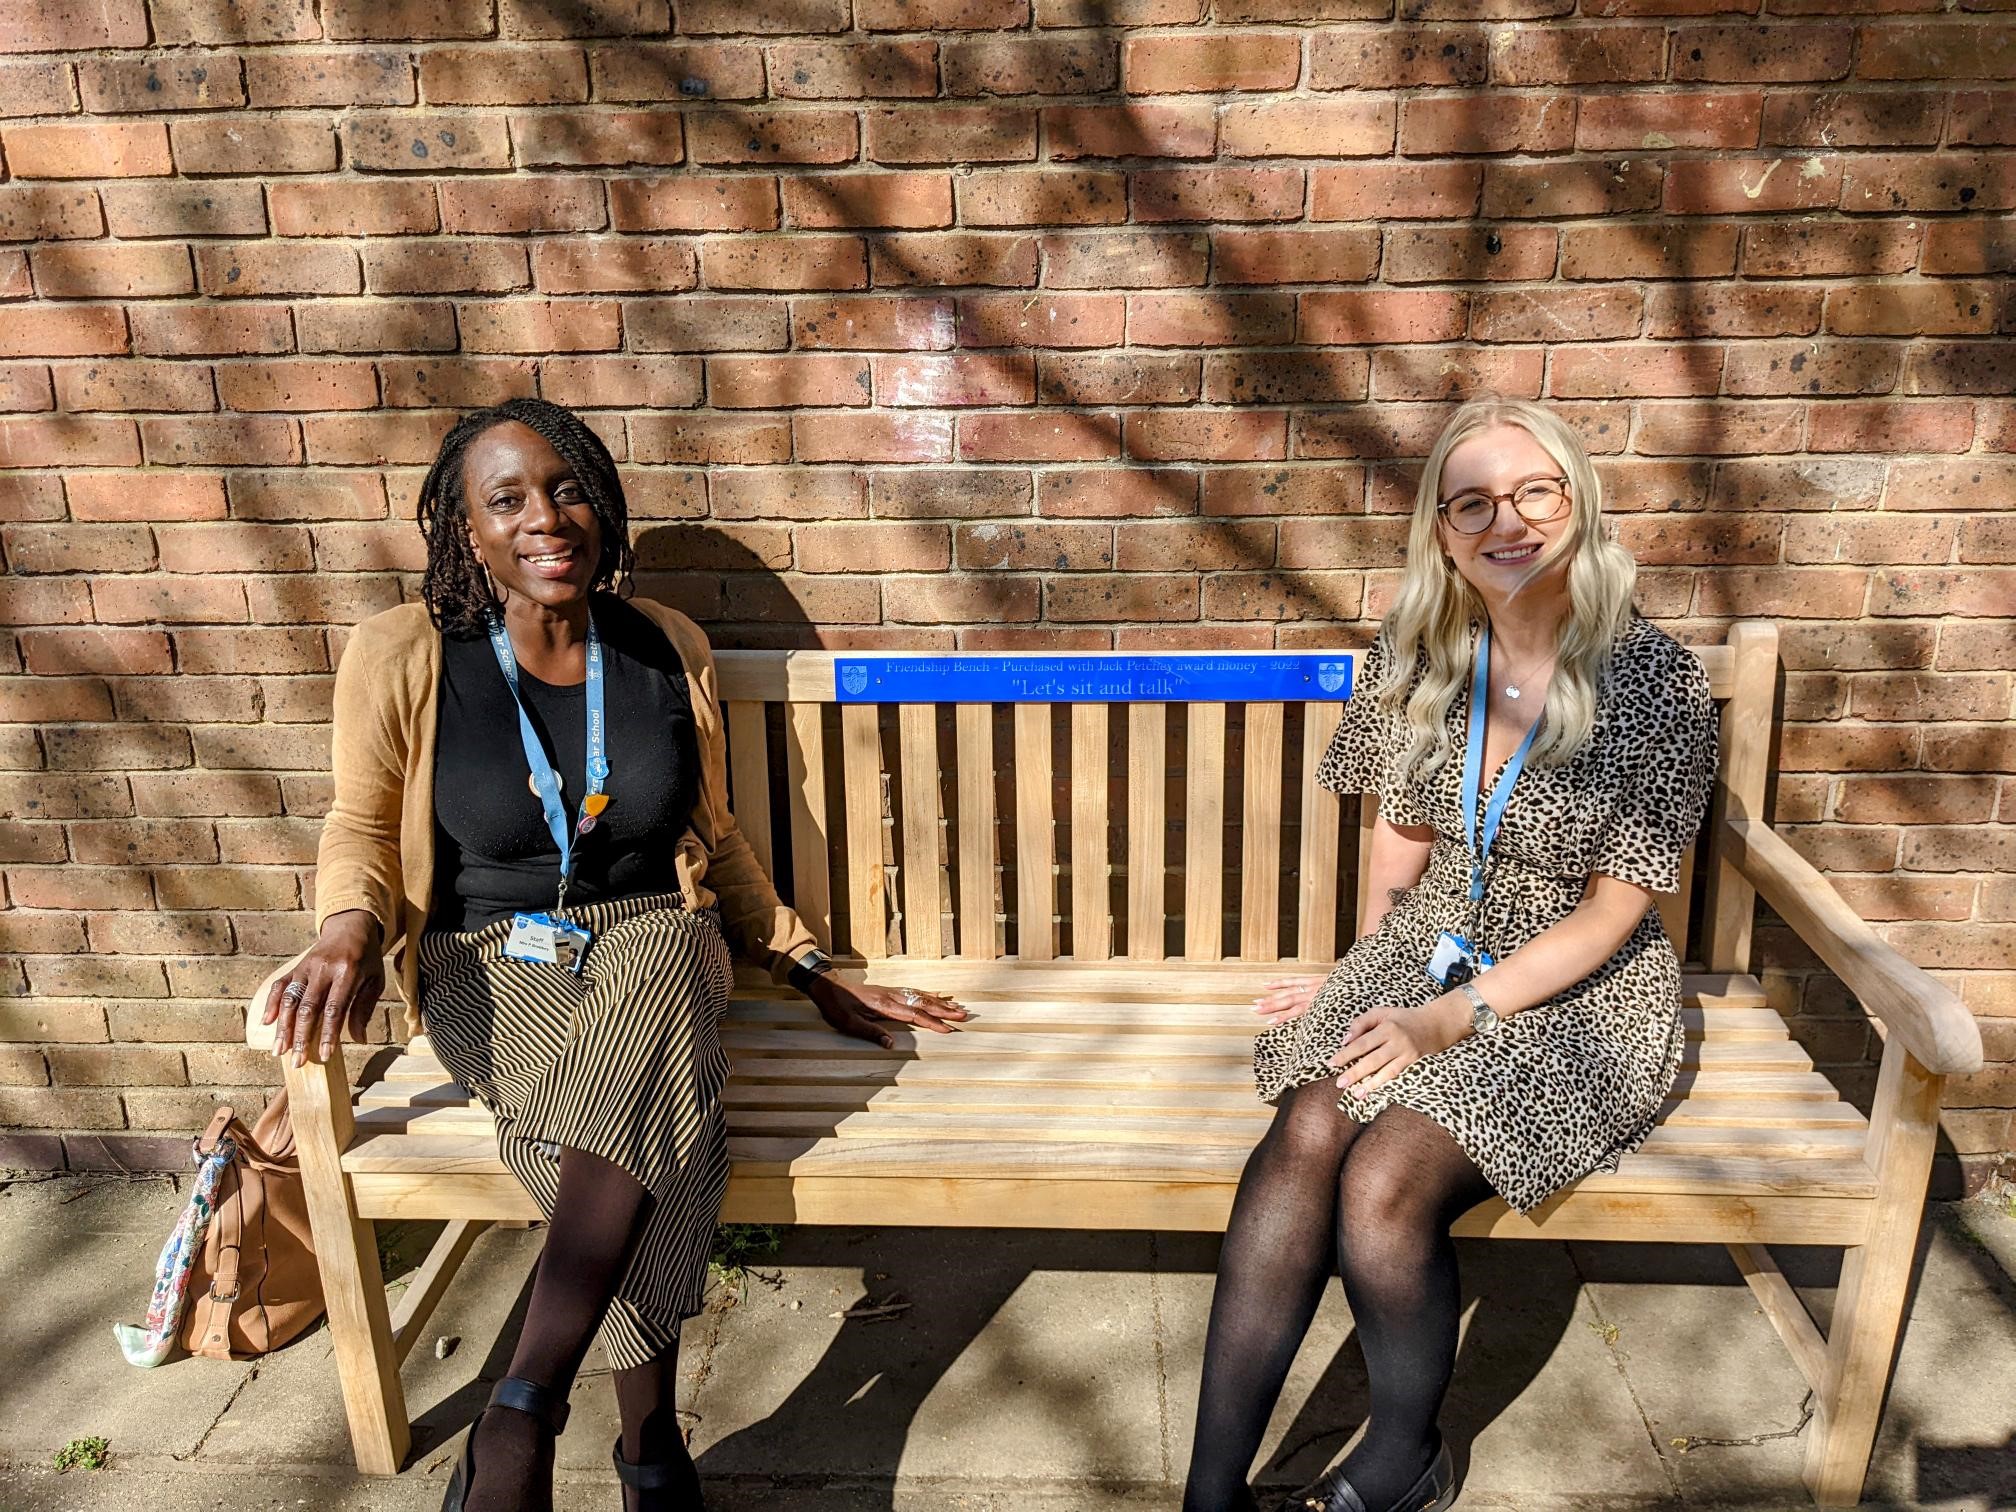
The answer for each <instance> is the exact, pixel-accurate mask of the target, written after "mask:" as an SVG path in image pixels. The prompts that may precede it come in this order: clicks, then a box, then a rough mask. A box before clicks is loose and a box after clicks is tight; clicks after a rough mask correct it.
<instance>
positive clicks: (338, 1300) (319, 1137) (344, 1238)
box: [286, 1055, 413, 1475]
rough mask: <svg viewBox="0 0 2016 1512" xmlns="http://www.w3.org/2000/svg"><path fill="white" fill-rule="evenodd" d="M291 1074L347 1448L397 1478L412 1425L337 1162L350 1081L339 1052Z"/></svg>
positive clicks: (372, 1245)
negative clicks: (347, 1434)
mask: <svg viewBox="0 0 2016 1512" xmlns="http://www.w3.org/2000/svg"><path fill="white" fill-rule="evenodd" d="M286 1075H287V1096H288V1102H289V1108H290V1111H291V1113H292V1115H293V1122H294V1140H295V1147H296V1149H297V1150H298V1152H299V1154H300V1157H301V1180H302V1185H303V1186H304V1187H305V1189H306V1192H307V1198H308V1224H309V1228H310V1229H311V1230H312V1231H313V1233H314V1237H315V1263H316V1267H317V1269H319V1270H320V1271H321V1273H322V1294H323V1298H324V1300H325V1301H326V1302H327V1303H328V1306H329V1336H330V1338H331V1340H332V1341H333V1342H334V1344H335V1346H336V1374H337V1377H338V1378H339V1380H340V1381H341V1382H342V1386H343V1410H344V1412H345V1413H346V1414H347V1415H348V1417H349V1419H350V1446H351V1449H352V1451H353V1452H354V1453H355V1455H356V1456H357V1468H358V1469H359V1470H360V1471H362V1472H363V1473H364V1474H366V1475H396V1474H397V1473H398V1471H399V1466H400V1464H401V1462H402V1461H404V1460H405V1458H406V1454H407V1451H408V1450H409V1449H411V1448H412V1444H413V1434H412V1425H411V1424H410V1423H409V1422H408V1420H407V1417H406V1392H405V1389H404V1388H403V1387H402V1386H401V1385H400V1383H399V1361H398V1357H397V1355H396V1354H395V1353H394V1350H393V1344H392V1318H391V1311H390V1309H389V1308H388V1307H387V1305H386V1301H385V1276H384V1272H383V1271H381V1270H380V1269H379V1265H378V1239H377V1232H376V1229H375V1227H374V1226H373V1225H372V1223H371V1222H370V1221H369V1220H368V1219H364V1218H359V1217H358V1216H357V1212H356V1207H355V1205H354V1204H353V1203H352V1201H351V1199H350V1183H349V1181H348V1179H346V1178H345V1176H344V1175H343V1169H342V1165H341V1163H340V1162H341V1157H342V1153H343V1150H344V1149H345V1147H347V1146H348V1145H349V1143H350V1140H351V1136H352V1134H353V1133H354V1132H355V1127H354V1125H353V1123H352V1121H351V1113H350V1084H349V1078H348V1076H347V1075H346V1074H345V1072H344V1069H343V1060H342V1057H341V1056H340V1055H338V1056H337V1057H336V1058H335V1059H334V1060H333V1061H331V1062H330V1063H328V1064H326V1065H317V1064H314V1063H310V1064H308V1065H306V1066H302V1067H300V1068H298V1069H296V1067H295V1066H294V1065H293V1064H292V1062H291V1061H290V1062H289V1063H288V1065H287V1068H286Z"/></svg>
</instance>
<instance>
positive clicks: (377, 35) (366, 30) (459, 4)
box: [322, 0, 495, 42]
mask: <svg viewBox="0 0 2016 1512" xmlns="http://www.w3.org/2000/svg"><path fill="white" fill-rule="evenodd" d="M491 11H492V5H491V0H323V4H322V21H323V26H324V27H325V29H326V30H327V31H328V34H329V36H330V37H331V38H335V39H344V40H352V41H355V40H365V41H370V40H384V41H396V42H404V41H409V40H411V41H428V40H432V39H435V38H455V37H486V36H489V35H491V33H492V31H493V30H494V26H495V23H494V21H493V19H492V15H491Z"/></svg>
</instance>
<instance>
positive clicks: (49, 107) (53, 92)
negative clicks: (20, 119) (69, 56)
mask: <svg viewBox="0 0 2016 1512" xmlns="http://www.w3.org/2000/svg"><path fill="white" fill-rule="evenodd" d="M4 46H5V43H4V42H0V47H4ZM76 108H77V85H76V83H75V81H74V80H73V79H72V77H71V73H70V64H69V63H68V62H67V61H66V62H56V61H53V60H45V59H35V60H32V61H31V60H28V59H15V60H6V61H0V116H38V115H68V114H69V113H70V112H71V111H73V110H75V109H76Z"/></svg>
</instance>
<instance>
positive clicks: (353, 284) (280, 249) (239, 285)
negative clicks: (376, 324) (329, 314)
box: [196, 242, 364, 298]
mask: <svg viewBox="0 0 2016 1512" xmlns="http://www.w3.org/2000/svg"><path fill="white" fill-rule="evenodd" d="M196 272H197V277H198V279H199V281H200V282H201V284H202V288H203V292H204V293H205V294H209V295H211V296H213V297H217V298H224V297H232V298H257V297H261V296H265V295H272V294H359V293H362V292H363V288H364V282H363V278H362V276H361V275H360V274H359V272H358V270H357V254H356V253H355V252H353V251H351V250H350V248H348V247H344V246H338V245H334V244H329V243H308V242H295V243H289V242H239V243H236V244H234V245H231V246H226V247H198V248H197V249H196Z"/></svg>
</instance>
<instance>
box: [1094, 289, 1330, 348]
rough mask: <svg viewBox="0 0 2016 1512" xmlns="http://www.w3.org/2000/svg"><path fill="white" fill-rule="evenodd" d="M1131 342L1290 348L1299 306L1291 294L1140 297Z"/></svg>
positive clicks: (1133, 305) (1132, 313) (1130, 311)
mask: <svg viewBox="0 0 2016 1512" xmlns="http://www.w3.org/2000/svg"><path fill="white" fill-rule="evenodd" d="M1127 336H1128V340H1129V341H1130V342H1132V343H1134V344H1137V345H1140V346H1185V347H1187V346H1198V347H1210V346H1281V345H1286V344H1287V343H1289V342H1290V341H1293V340H1295V339H1297V338H1296V336H1295V300H1294V296H1293V295H1289V294H1137V295H1133V296H1131V297H1130V298H1129V299H1128V301H1127ZM1303 339H1317V338H1303ZM1116 343H1117V338H1116V342H1115V343H1107V342H1100V343H1097V344H1098V345H1110V344H1116Z"/></svg>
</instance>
